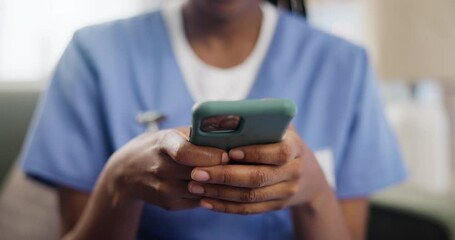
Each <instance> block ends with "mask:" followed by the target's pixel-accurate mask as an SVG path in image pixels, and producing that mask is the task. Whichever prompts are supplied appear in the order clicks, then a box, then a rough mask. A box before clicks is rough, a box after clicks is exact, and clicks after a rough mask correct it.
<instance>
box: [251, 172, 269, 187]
mask: <svg viewBox="0 0 455 240" xmlns="http://www.w3.org/2000/svg"><path fill="white" fill-rule="evenodd" d="M250 182H251V185H252V186H253V187H263V186H265V185H266V184H267V182H268V176H267V174H266V173H265V172H264V171H262V170H255V171H254V172H253V173H252V174H251V177H250Z"/></svg>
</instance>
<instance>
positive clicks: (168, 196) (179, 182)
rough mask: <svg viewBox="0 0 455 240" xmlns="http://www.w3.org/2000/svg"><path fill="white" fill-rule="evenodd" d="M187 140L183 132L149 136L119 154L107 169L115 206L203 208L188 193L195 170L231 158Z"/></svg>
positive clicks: (171, 208) (138, 139)
mask: <svg viewBox="0 0 455 240" xmlns="http://www.w3.org/2000/svg"><path fill="white" fill-rule="evenodd" d="M186 136H187V134H186V130H182V129H180V130H166V131H160V132H157V133H150V132H148V133H144V134H142V135H140V136H138V137H137V138H135V139H133V140H132V141H130V142H129V143H128V144H126V145H125V146H124V147H122V148H121V149H120V150H118V151H117V152H116V153H115V154H114V155H113V156H112V157H111V159H110V160H109V161H108V164H107V166H106V168H105V172H106V173H105V175H107V176H108V177H107V178H108V179H110V180H109V181H110V184H108V188H109V189H110V190H111V191H114V192H115V194H114V195H115V197H114V200H113V204H118V202H121V201H123V200H131V199H133V200H136V199H139V200H143V201H146V202H148V203H151V204H154V205H157V206H160V207H162V208H164V209H168V210H180V209H188V208H194V207H197V206H199V199H200V196H196V195H194V194H191V193H190V192H189V191H188V189H187V184H188V181H189V180H191V171H192V168H193V167H195V166H215V165H219V164H222V163H225V162H227V161H228V160H229V158H228V155H227V153H226V152H225V151H223V150H219V149H215V148H209V147H200V146H195V145H192V144H190V143H189V142H188V139H187V137H186Z"/></svg>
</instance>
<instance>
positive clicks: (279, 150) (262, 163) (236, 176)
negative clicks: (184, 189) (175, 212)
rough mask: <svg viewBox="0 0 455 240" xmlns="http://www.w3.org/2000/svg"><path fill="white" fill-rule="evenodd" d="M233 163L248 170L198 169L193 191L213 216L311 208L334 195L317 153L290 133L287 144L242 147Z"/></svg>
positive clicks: (234, 151)
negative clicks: (329, 192) (327, 194)
mask: <svg viewBox="0 0 455 240" xmlns="http://www.w3.org/2000/svg"><path fill="white" fill-rule="evenodd" d="M229 158H230V159H231V160H236V161H239V162H243V163H247V165H216V166H211V167H196V168H194V169H193V171H192V173H191V177H192V179H193V181H191V182H190V183H189V184H188V190H189V191H190V192H192V193H194V194H198V195H199V196H201V197H203V198H202V200H201V206H202V207H205V208H208V209H212V210H214V211H219V212H226V213H234V214H253V213H262V212H267V211H272V210H279V209H282V208H286V207H289V206H297V205H302V204H306V203H312V204H316V201H317V199H318V196H320V195H321V194H322V193H323V192H324V191H327V190H330V187H329V186H328V184H327V182H326V180H325V178H324V174H323V172H322V170H321V169H320V167H319V165H318V163H317V161H316V158H315V157H314V155H313V153H312V151H311V150H310V149H309V148H308V147H307V146H306V145H305V143H304V142H303V141H302V139H301V138H300V137H299V136H298V134H297V133H296V132H295V131H293V130H292V129H290V130H288V131H287V132H286V134H285V137H284V139H283V141H282V142H280V143H275V144H265V145H254V146H246V147H239V148H236V149H232V150H231V151H229Z"/></svg>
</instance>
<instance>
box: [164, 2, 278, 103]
mask: <svg viewBox="0 0 455 240" xmlns="http://www.w3.org/2000/svg"><path fill="white" fill-rule="evenodd" d="M183 2H184V1H182V2H178V3H174V4H167V5H165V6H164V7H163V16H164V21H165V24H166V27H167V29H168V31H169V36H170V39H171V44H172V48H173V50H174V54H175V55H176V58H177V62H178V64H179V66H180V69H181V70H182V73H183V78H184V80H185V83H186V85H187V87H188V90H189V92H190V94H191V96H192V97H193V99H194V100H195V101H196V102H201V101H207V100H240V99H244V98H246V97H247V96H248V93H249V92H250V89H251V87H252V86H253V83H254V80H255V79H256V76H257V73H258V71H259V68H260V66H261V63H262V61H263V59H264V58H265V55H266V53H267V50H268V48H269V46H270V43H271V41H272V38H273V34H274V32H275V28H276V25H277V22H278V12H277V10H276V9H275V7H273V6H272V5H271V4H269V3H262V4H261V9H262V13H263V17H262V23H261V30H260V33H259V37H258V40H257V42H256V45H255V47H254V49H253V51H252V52H251V53H250V55H249V56H248V58H247V59H245V60H244V61H243V62H242V63H241V64H239V65H237V66H234V67H231V68H218V67H215V66H211V65H209V64H207V63H205V62H204V61H202V60H201V59H200V58H199V57H198V56H197V55H196V53H195V52H194V51H193V49H192V48H191V46H190V44H189V42H188V39H187V38H186V35H185V31H184V25H183V17H182V6H183Z"/></svg>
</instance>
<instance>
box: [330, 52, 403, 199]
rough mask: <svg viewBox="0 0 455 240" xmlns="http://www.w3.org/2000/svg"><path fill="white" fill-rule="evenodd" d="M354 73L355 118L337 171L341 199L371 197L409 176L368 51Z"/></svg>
mask: <svg viewBox="0 0 455 240" xmlns="http://www.w3.org/2000/svg"><path fill="white" fill-rule="evenodd" d="M354 72H355V74H354V78H356V79H354V80H355V82H356V84H354V85H356V87H355V88H356V90H355V91H354V101H353V103H354V107H353V112H352V113H353V115H352V117H351V121H350V122H349V125H348V130H347V131H346V132H347V134H346V138H345V141H344V147H343V151H342V152H341V154H340V156H339V157H340V158H341V159H340V164H339V166H338V167H337V170H336V182H337V186H336V189H337V196H338V198H340V199H346V198H354V197H366V196H369V195H371V194H373V193H374V192H376V191H378V190H380V189H382V188H385V187H387V186H390V185H393V184H395V183H398V182H400V181H402V180H404V179H405V178H406V175H407V173H406V170H405V166H404V163H403V161H402V158H401V154H400V151H399V147H398V143H397V140H396V138H395V135H394V133H393V131H392V129H391V128H390V126H389V124H388V122H387V120H386V118H385V115H384V110H383V104H382V102H381V99H380V94H379V91H378V86H377V85H376V78H375V74H374V73H373V71H372V69H371V67H370V64H369V62H368V57H367V54H366V53H365V51H362V54H361V58H360V61H357V64H355V69H354Z"/></svg>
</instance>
